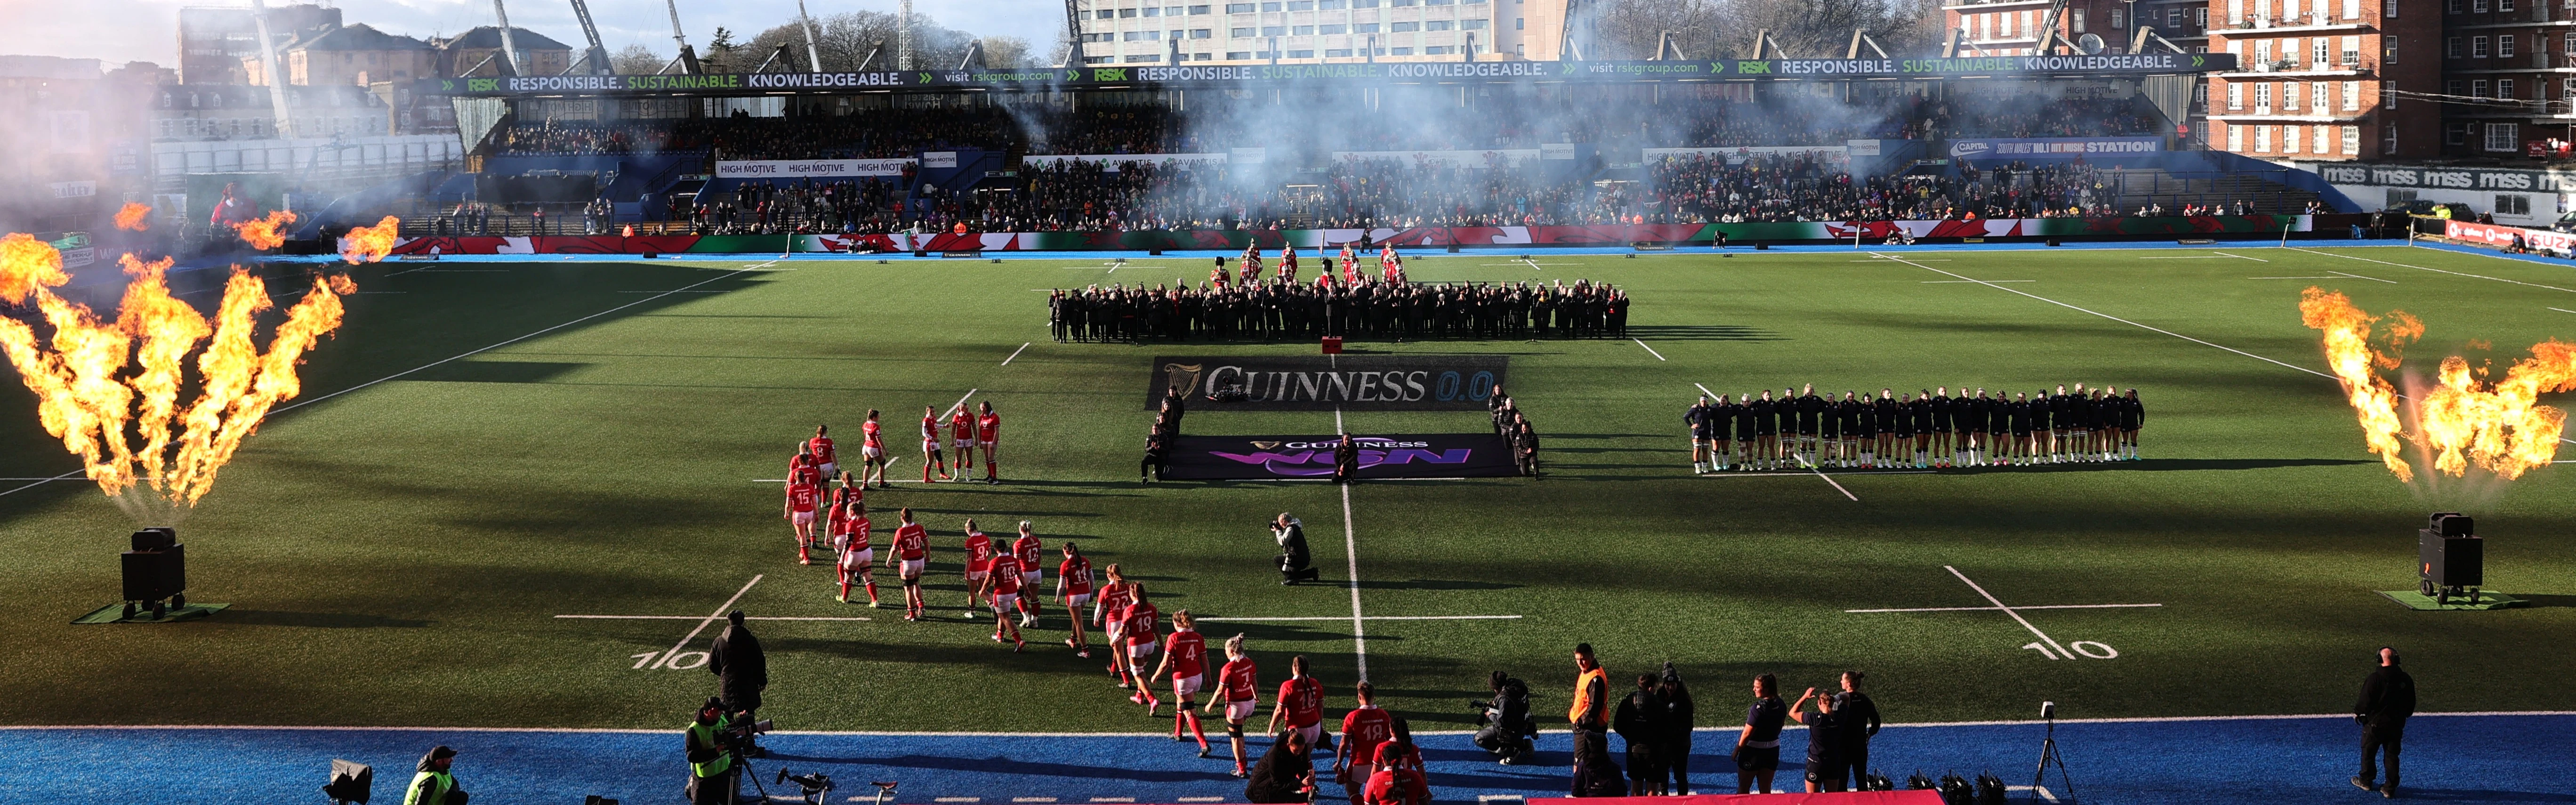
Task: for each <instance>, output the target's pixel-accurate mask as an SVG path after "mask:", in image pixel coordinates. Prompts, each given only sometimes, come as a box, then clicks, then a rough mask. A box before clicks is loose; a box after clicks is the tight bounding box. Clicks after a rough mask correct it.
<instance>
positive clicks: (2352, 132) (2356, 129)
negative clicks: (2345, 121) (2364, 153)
mask: <svg viewBox="0 0 2576 805" xmlns="http://www.w3.org/2000/svg"><path fill="white" fill-rule="evenodd" d="M2343 155H2344V156H2348V157H2357V156H2361V127H2360V126H2345V127H2343Z"/></svg>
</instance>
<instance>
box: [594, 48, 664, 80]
mask: <svg viewBox="0 0 2576 805" xmlns="http://www.w3.org/2000/svg"><path fill="white" fill-rule="evenodd" d="M670 63H671V60H670V59H666V58H662V54H659V53H655V52H653V49H652V48H649V47H645V46H644V43H642V42H637V43H634V44H630V45H627V46H625V47H622V48H618V49H617V52H616V53H615V54H612V55H610V56H609V57H608V64H609V66H610V69H611V70H612V71H614V72H616V73H617V74H618V75H652V74H654V73H657V72H661V70H662V67H663V65H667V64H670Z"/></svg>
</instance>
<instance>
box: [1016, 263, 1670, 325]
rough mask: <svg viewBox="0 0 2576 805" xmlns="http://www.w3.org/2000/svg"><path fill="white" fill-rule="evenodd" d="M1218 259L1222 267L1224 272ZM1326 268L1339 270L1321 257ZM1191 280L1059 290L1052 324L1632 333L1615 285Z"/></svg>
mask: <svg viewBox="0 0 2576 805" xmlns="http://www.w3.org/2000/svg"><path fill="white" fill-rule="evenodd" d="M1224 261H1225V258H1221V257H1220V258H1217V263H1218V264H1217V268H1216V275H1223V274H1224V272H1225V265H1224ZM1324 263H1325V272H1326V273H1325V276H1326V277H1331V276H1332V273H1331V272H1332V260H1330V259H1326V260H1325V261H1324ZM1246 267H1247V268H1248V269H1250V270H1248V271H1247V272H1246V278H1245V279H1244V280H1243V281H1240V282H1237V281H1231V280H1226V281H1211V282H1203V283H1200V284H1199V285H1198V286H1197V287H1192V286H1190V285H1189V283H1187V282H1182V283H1179V284H1178V287H1171V286H1165V285H1159V284H1158V285H1155V286H1153V287H1150V288H1149V287H1146V286H1145V284H1144V283H1141V282H1140V283H1136V284H1134V285H1115V284H1113V285H1107V286H1100V285H1093V286H1088V287H1084V288H1075V289H1070V290H1067V289H1057V290H1056V291H1054V292H1053V293H1051V294H1049V295H1048V298H1047V306H1048V311H1049V317H1050V329H1051V331H1052V332H1053V333H1054V336H1055V340H1057V341H1059V342H1062V341H1189V340H1208V341H1230V340H1304V339H1309V338H1320V337H1323V336H1343V337H1348V338H1382V339H1393V340H1403V339H1415V340H1420V339H1432V338H1466V339H1501V338H1510V339H1531V338H1626V337H1627V332H1628V293H1627V292H1626V291H1624V290H1621V289H1619V288H1618V287H1617V286H1613V285H1610V284H1608V283H1594V282H1592V281H1590V280H1581V279H1578V280H1575V281H1573V282H1571V283H1568V282H1566V281H1564V280H1553V281H1549V282H1544V283H1541V282H1516V283H1417V282H1413V281H1411V280H1409V279H1407V278H1405V276H1404V274H1403V272H1402V270H1401V269H1398V270H1395V271H1390V272H1384V275H1383V276H1381V277H1371V276H1366V275H1363V274H1361V273H1360V272H1357V271H1349V272H1345V273H1346V276H1347V277H1348V278H1349V279H1348V280H1347V281H1338V282H1317V283H1313V284H1301V283H1299V282H1297V281H1296V275H1295V274H1293V273H1290V272H1288V271H1283V272H1282V273H1281V274H1279V275H1277V276H1273V277H1270V278H1268V279H1261V278H1259V267H1260V264H1259V263H1258V262H1247V264H1246Z"/></svg>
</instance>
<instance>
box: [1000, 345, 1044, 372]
mask: <svg viewBox="0 0 2576 805" xmlns="http://www.w3.org/2000/svg"><path fill="white" fill-rule="evenodd" d="M1035 343H1037V342H1035V341H1025V342H1021V344H1020V348H1019V349H1015V350H1011V357H1008V358H1003V359H1002V365H1003V366H1009V365H1011V361H1013V360H1016V359H1018V358H1019V357H1020V353H1022V352H1026V351H1028V349H1029V345H1030V344H1035Z"/></svg>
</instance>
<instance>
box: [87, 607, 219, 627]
mask: <svg viewBox="0 0 2576 805" xmlns="http://www.w3.org/2000/svg"><path fill="white" fill-rule="evenodd" d="M229 606H232V605H231V604H189V605H187V606H184V607H174V608H172V609H171V610H170V611H169V614H166V615H163V616H161V617H158V618H155V617H152V611H151V610H148V609H147V610H143V611H140V612H137V613H135V614H134V617H132V618H128V617H125V605H124V604H122V603H116V604H109V605H107V606H103V607H99V608H97V609H94V610H90V613H89V614H87V615H82V616H80V618H79V619H77V620H74V621H72V623H73V624H75V625H78V624H92V623H170V622H172V621H186V620H196V619H198V618H203V617H205V616H208V615H212V614H215V613H216V612H219V611H222V610H223V608H225V607H229Z"/></svg>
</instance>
